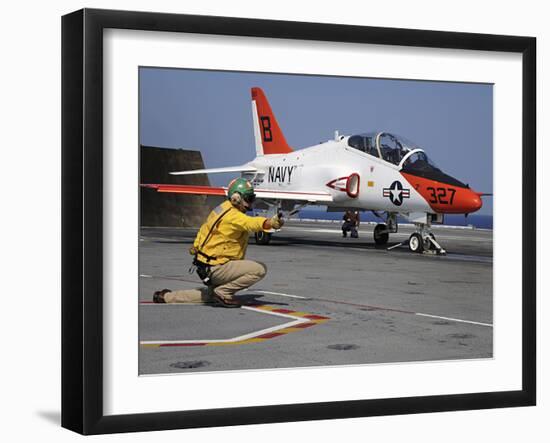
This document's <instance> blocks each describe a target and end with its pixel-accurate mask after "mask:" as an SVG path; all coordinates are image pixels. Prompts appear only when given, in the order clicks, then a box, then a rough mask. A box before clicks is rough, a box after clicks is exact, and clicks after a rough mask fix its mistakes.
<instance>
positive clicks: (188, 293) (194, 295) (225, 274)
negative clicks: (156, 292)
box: [164, 260, 267, 303]
mask: <svg viewBox="0 0 550 443" xmlns="http://www.w3.org/2000/svg"><path fill="white" fill-rule="evenodd" d="M266 272H267V268H266V266H265V265H264V264H263V263H259V262H255V261H252V260H231V261H229V262H227V263H225V264H223V265H218V266H212V268H211V274H210V279H211V281H212V284H211V285H210V286H203V287H201V288H196V289H187V290H183V291H172V292H167V293H166V294H165V295H164V300H165V301H166V303H210V302H213V301H214V299H213V298H212V291H213V292H215V293H216V294H217V295H218V296H220V297H222V298H224V299H231V298H232V297H233V295H234V294H235V293H236V292H238V291H241V290H242V289H246V288H248V287H250V286H252V285H253V284H254V283H256V282H258V281H260V280H261V279H262V278H264V277H265V274H266Z"/></svg>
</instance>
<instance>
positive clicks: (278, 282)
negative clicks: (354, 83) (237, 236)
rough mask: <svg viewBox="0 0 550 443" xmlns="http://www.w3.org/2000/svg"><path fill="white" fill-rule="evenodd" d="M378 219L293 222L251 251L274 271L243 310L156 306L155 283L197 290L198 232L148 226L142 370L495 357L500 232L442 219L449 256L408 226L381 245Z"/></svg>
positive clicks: (143, 246)
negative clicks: (412, 247)
mask: <svg viewBox="0 0 550 443" xmlns="http://www.w3.org/2000/svg"><path fill="white" fill-rule="evenodd" d="M373 227H374V225H370V224H368V223H363V224H362V225H361V227H360V229H359V238H357V239H355V238H349V237H348V238H342V232H341V230H340V227H339V224H338V223H334V222H333V223H331V222H320V221H306V222H304V221H289V222H288V223H287V224H286V225H285V226H284V227H283V230H282V231H281V232H279V233H277V234H275V235H274V236H273V239H272V241H271V243H270V244H269V245H264V246H260V245H256V244H255V242H254V239H253V238H251V239H250V244H249V247H248V251H247V258H248V259H252V260H257V261H261V262H263V263H265V264H266V266H267V269H268V273H267V275H266V277H265V278H264V279H263V280H262V281H260V282H259V283H257V284H256V285H254V286H252V287H251V288H249V290H247V291H243V292H241V293H239V294H238V295H237V298H239V299H240V300H242V301H243V304H244V306H243V307H242V308H240V309H226V308H223V307H218V306H216V305H209V304H153V303H151V300H152V294H153V292H154V291H155V290H159V289H163V288H168V289H187V288H193V287H200V286H201V285H202V283H201V282H200V281H199V279H198V277H197V276H196V274H189V273H188V269H189V267H190V264H191V257H190V256H189V255H188V253H187V250H188V249H189V247H190V246H191V244H192V242H193V239H194V237H195V234H196V229H190V228H189V229H187V228H141V230H140V242H139V246H140V248H139V257H140V265H139V266H140V267H139V272H140V285H139V334H140V336H139V340H140V353H139V372H140V374H143V375H145V374H169V373H178V372H196V371H205V372H213V371H233V370H235V371H238V370H250V369H273V368H297V367H300V368H301V367H314V366H336V365H350V364H353V365H355V364H368V363H394V362H413V361H433V360H456V359H480V358H492V355H493V324H492V323H493V258H492V251H493V232H492V231H491V230H482V229H474V228H453V227H443V226H442V227H435V228H434V230H433V232H434V234H435V236H436V238H437V240H438V241H439V242H440V243H441V244H442V245H443V247H444V248H445V249H446V250H447V252H448V253H447V255H445V256H437V255H427V254H417V253H412V252H410V251H409V250H408V248H407V247H406V246H400V247H397V248H395V249H393V250H391V251H388V250H387V249H386V247H388V246H392V245H395V244H397V243H399V242H401V241H405V240H407V239H408V237H409V235H410V234H411V233H412V232H413V228H412V226H403V225H400V226H399V232H398V233H397V234H391V236H390V241H389V243H388V245H387V246H386V247H376V246H375V244H374V240H373V237H372V230H373Z"/></svg>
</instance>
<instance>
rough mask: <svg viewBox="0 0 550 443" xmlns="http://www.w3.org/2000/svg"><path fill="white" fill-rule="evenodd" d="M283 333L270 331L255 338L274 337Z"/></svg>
mask: <svg viewBox="0 0 550 443" xmlns="http://www.w3.org/2000/svg"><path fill="white" fill-rule="evenodd" d="M281 335H285V334H284V332H271V333H269V334H263V335H258V336H257V337H256V338H275V337H280V336H281Z"/></svg>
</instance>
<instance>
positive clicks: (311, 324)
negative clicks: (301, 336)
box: [292, 321, 317, 329]
mask: <svg viewBox="0 0 550 443" xmlns="http://www.w3.org/2000/svg"><path fill="white" fill-rule="evenodd" d="M316 324H317V323H315V322H312V321H311V322H309V323H302V324H301V325H296V326H292V327H293V328H302V329H304V328H309V327H310V326H315V325H316Z"/></svg>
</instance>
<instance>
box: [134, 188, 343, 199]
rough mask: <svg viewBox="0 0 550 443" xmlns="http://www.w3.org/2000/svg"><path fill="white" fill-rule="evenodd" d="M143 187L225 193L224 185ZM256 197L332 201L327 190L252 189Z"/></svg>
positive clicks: (159, 189)
mask: <svg viewBox="0 0 550 443" xmlns="http://www.w3.org/2000/svg"><path fill="white" fill-rule="evenodd" d="M141 186H142V187H144V188H151V189H156V190H157V192H168V193H173V194H195V195H220V196H226V195H227V188H226V187H215V186H197V185H161V184H144V185H141ZM254 193H255V194H256V198H258V199H262V200H295V201H300V202H310V203H328V202H332V195H330V194H329V193H328V192H308V191H299V192H298V191H277V190H270V189H258V188H255V189H254Z"/></svg>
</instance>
